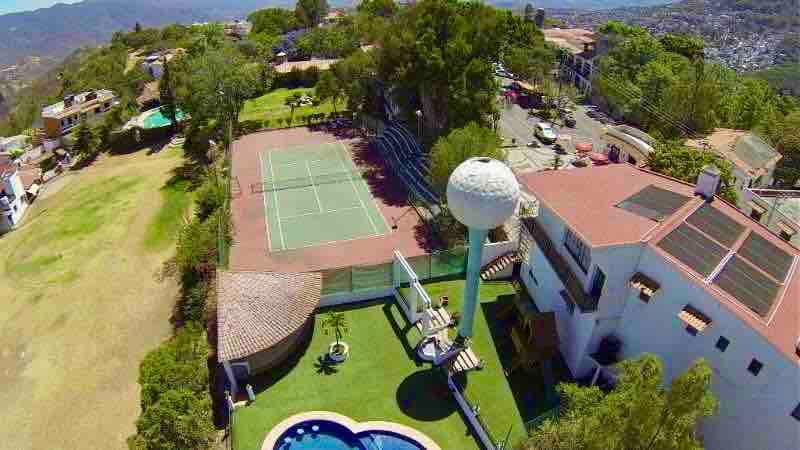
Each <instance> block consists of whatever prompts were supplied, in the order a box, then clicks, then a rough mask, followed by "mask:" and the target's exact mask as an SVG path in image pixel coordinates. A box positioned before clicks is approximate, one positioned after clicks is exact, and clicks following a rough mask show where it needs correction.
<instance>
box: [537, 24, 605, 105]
mask: <svg viewBox="0 0 800 450" xmlns="http://www.w3.org/2000/svg"><path fill="white" fill-rule="evenodd" d="M544 39H545V41H547V42H550V43H551V44H554V45H555V46H556V47H558V48H559V49H560V50H561V51H560V52H559V70H560V73H561V77H562V78H563V79H565V80H567V81H569V82H571V83H573V84H574V85H575V87H576V88H577V89H578V91H579V92H581V93H582V94H587V93H590V92H591V91H592V76H593V75H594V71H595V62H596V59H597V58H598V57H599V56H601V54H603V52H602V51H600V48H601V47H599V46H598V45H597V44H598V38H597V36H596V35H595V33H594V32H592V31H590V30H584V29H582V28H550V29H546V30H544Z"/></svg>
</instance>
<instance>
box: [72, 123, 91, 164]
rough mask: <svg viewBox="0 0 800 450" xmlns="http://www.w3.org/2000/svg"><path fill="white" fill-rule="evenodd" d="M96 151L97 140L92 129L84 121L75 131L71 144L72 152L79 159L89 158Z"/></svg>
mask: <svg viewBox="0 0 800 450" xmlns="http://www.w3.org/2000/svg"><path fill="white" fill-rule="evenodd" d="M96 150H97V140H96V138H95V135H94V132H93V131H92V128H91V127H90V126H89V124H88V123H87V121H86V120H83V121H82V122H81V123H80V125H78V128H77V129H76V130H75V142H74V143H73V144H72V152H73V153H74V154H75V155H77V156H80V157H81V158H91V157H93V156H94V154H95V151H96Z"/></svg>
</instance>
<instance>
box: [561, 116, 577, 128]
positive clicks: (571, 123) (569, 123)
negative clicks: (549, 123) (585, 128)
mask: <svg viewBox="0 0 800 450" xmlns="http://www.w3.org/2000/svg"><path fill="white" fill-rule="evenodd" d="M577 124H578V123H577V121H575V118H574V117H572V116H564V125H566V126H568V127H570V128H575V125H577Z"/></svg>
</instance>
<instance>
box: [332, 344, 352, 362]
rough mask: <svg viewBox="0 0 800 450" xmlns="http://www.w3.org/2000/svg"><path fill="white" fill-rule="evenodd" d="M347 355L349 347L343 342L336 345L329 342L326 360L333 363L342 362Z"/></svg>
mask: <svg viewBox="0 0 800 450" xmlns="http://www.w3.org/2000/svg"><path fill="white" fill-rule="evenodd" d="M349 355H350V346H349V345H347V343H346V342H344V341H339V343H338V344H337V343H336V342H331V345H330V346H328V358H330V360H331V361H333V362H336V363H340V362H344V360H346V359H347V357H348V356H349Z"/></svg>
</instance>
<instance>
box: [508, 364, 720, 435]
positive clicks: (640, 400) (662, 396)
mask: <svg viewBox="0 0 800 450" xmlns="http://www.w3.org/2000/svg"><path fill="white" fill-rule="evenodd" d="M620 369H621V370H622V375H621V377H620V378H619V382H618V383H617V386H616V387H615V389H614V390H612V391H611V392H610V393H608V394H604V393H603V392H602V391H601V390H600V389H599V388H598V387H596V386H592V387H579V386H577V385H575V384H562V385H559V387H558V390H559V392H560V393H561V395H562V405H563V406H562V411H561V414H560V417H559V418H557V419H548V420H546V421H545V422H544V423H543V424H542V425H541V426H539V427H538V428H536V429H535V430H533V431H532V432H531V436H530V438H529V439H528V440H526V441H525V442H524V443H523V444H522V445H520V446H519V449H520V450H538V449H545V448H546V449H548V450H575V449H582V450H601V449H602V450H606V449H641V450H702V448H703V444H702V442H701V441H700V439H699V438H698V437H697V435H696V427H697V426H698V423H699V421H700V420H701V419H703V418H704V417H710V416H712V415H713V414H714V413H715V412H716V410H717V401H716V399H715V398H714V395H713V393H712V392H711V378H712V376H713V372H712V370H711V368H710V367H709V366H708V364H707V363H706V362H705V361H703V360H698V361H696V362H695V363H694V364H692V366H691V367H689V369H688V370H687V371H686V372H685V373H683V374H682V375H680V376H678V377H677V378H675V379H674V380H672V383H671V385H670V386H669V388H667V389H665V388H664V387H663V381H664V380H663V376H664V373H663V372H664V369H663V364H662V363H661V361H660V360H659V359H658V358H657V357H656V356H654V355H650V354H645V355H642V356H641V357H639V358H638V359H636V360H630V361H624V362H623V363H621V364H620Z"/></svg>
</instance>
